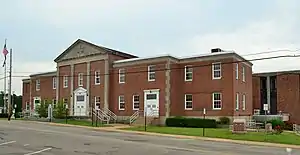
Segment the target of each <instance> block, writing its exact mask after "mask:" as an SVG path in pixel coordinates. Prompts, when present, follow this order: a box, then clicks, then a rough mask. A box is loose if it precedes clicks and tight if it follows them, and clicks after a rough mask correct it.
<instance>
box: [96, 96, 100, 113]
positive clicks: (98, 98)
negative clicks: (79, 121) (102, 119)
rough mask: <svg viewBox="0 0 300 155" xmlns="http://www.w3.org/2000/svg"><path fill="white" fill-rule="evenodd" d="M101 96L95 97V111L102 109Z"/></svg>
mask: <svg viewBox="0 0 300 155" xmlns="http://www.w3.org/2000/svg"><path fill="white" fill-rule="evenodd" d="M100 99H101V98H100V96H95V109H97V110H99V109H100V108H101V107H100V102H101V100H100Z"/></svg>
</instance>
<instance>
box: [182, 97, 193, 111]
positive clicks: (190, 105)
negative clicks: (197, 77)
mask: <svg viewBox="0 0 300 155" xmlns="http://www.w3.org/2000/svg"><path fill="white" fill-rule="evenodd" d="M184 98H185V102H184V103H185V110H192V109H193V95H192V94H185V95H184Z"/></svg>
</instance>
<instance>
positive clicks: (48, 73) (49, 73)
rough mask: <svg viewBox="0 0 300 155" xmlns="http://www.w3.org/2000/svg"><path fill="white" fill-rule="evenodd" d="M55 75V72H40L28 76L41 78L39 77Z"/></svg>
mask: <svg viewBox="0 0 300 155" xmlns="http://www.w3.org/2000/svg"><path fill="white" fill-rule="evenodd" d="M55 73H56V71H49V72H40V73H35V74H30V75H29V76H30V77H34V76H41V75H52V74H55Z"/></svg>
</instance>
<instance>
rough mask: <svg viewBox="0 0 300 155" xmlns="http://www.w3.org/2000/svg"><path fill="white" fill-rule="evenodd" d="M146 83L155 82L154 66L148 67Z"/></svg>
mask: <svg viewBox="0 0 300 155" xmlns="http://www.w3.org/2000/svg"><path fill="white" fill-rule="evenodd" d="M148 81H155V65H150V66H148Z"/></svg>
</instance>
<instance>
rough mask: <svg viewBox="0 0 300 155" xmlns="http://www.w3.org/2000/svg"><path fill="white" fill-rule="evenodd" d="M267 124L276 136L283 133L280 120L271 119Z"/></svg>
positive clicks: (282, 124) (282, 123) (282, 125)
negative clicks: (269, 124) (270, 125)
mask: <svg viewBox="0 0 300 155" xmlns="http://www.w3.org/2000/svg"><path fill="white" fill-rule="evenodd" d="M268 123H271V124H272V128H273V129H274V131H275V133H276V134H280V133H282V132H283V129H284V122H283V121H282V120H280V119H273V120H271V121H268Z"/></svg>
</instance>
